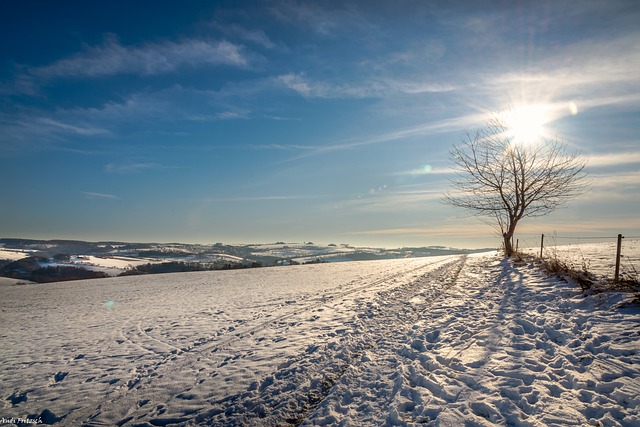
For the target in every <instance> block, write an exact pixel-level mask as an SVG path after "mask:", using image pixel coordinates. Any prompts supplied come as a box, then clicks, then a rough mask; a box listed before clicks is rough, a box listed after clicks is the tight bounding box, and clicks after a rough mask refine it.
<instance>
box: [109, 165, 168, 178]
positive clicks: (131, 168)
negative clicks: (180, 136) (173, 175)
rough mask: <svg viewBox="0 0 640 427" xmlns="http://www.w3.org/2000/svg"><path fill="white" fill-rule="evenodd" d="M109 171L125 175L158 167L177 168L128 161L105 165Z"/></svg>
mask: <svg viewBox="0 0 640 427" xmlns="http://www.w3.org/2000/svg"><path fill="white" fill-rule="evenodd" d="M104 169H105V171H106V172H107V173H115V174H119V175H125V174H129V173H136V172H140V171H144V170H158V169H175V168H173V167H169V166H163V165H161V164H160V163H153V162H127V163H121V164H118V163H109V164H108V165H106V166H105V168H104Z"/></svg>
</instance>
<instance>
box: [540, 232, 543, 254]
mask: <svg viewBox="0 0 640 427" xmlns="http://www.w3.org/2000/svg"><path fill="white" fill-rule="evenodd" d="M543 248H544V233H543V234H542V237H540V258H542V249H543Z"/></svg>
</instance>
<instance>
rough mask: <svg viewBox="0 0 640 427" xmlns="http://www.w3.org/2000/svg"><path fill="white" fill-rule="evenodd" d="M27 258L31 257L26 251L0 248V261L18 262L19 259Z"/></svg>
mask: <svg viewBox="0 0 640 427" xmlns="http://www.w3.org/2000/svg"><path fill="white" fill-rule="evenodd" d="M29 256H31V253H30V252H27V251H22V250H10V249H2V247H0V259H6V260H10V261H18V260H19V259H22V258H27V257H29Z"/></svg>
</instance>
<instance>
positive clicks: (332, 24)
mask: <svg viewBox="0 0 640 427" xmlns="http://www.w3.org/2000/svg"><path fill="white" fill-rule="evenodd" d="M343 4H344V7H322V5H321V4H319V3H316V2H297V1H290V0H285V1H278V2H274V3H273V6H272V7H270V8H269V11H270V12H271V14H272V15H273V16H275V17H276V18H277V19H279V20H280V21H282V22H286V23H289V24H293V25H296V26H298V27H300V28H303V29H304V31H308V30H311V31H313V32H314V33H315V34H316V35H319V36H322V37H328V38H335V37H339V36H340V35H343V34H345V33H356V34H360V33H366V32H367V31H371V30H374V29H375V26H374V25H372V24H371V23H370V22H369V21H368V20H367V19H366V18H365V17H364V15H363V14H362V13H359V12H358V10H356V8H355V5H354V4H353V3H343Z"/></svg>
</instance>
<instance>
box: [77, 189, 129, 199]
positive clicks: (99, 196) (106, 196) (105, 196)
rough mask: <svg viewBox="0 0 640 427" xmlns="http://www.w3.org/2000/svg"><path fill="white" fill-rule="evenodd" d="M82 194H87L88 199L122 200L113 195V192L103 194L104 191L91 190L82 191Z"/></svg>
mask: <svg viewBox="0 0 640 427" xmlns="http://www.w3.org/2000/svg"><path fill="white" fill-rule="evenodd" d="M81 193H82V194H84V195H85V196H87V198H89V199H113V200H122V199H121V198H120V197H118V196H114V195H113V194H105V193H94V192H92V191H82V192H81Z"/></svg>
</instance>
